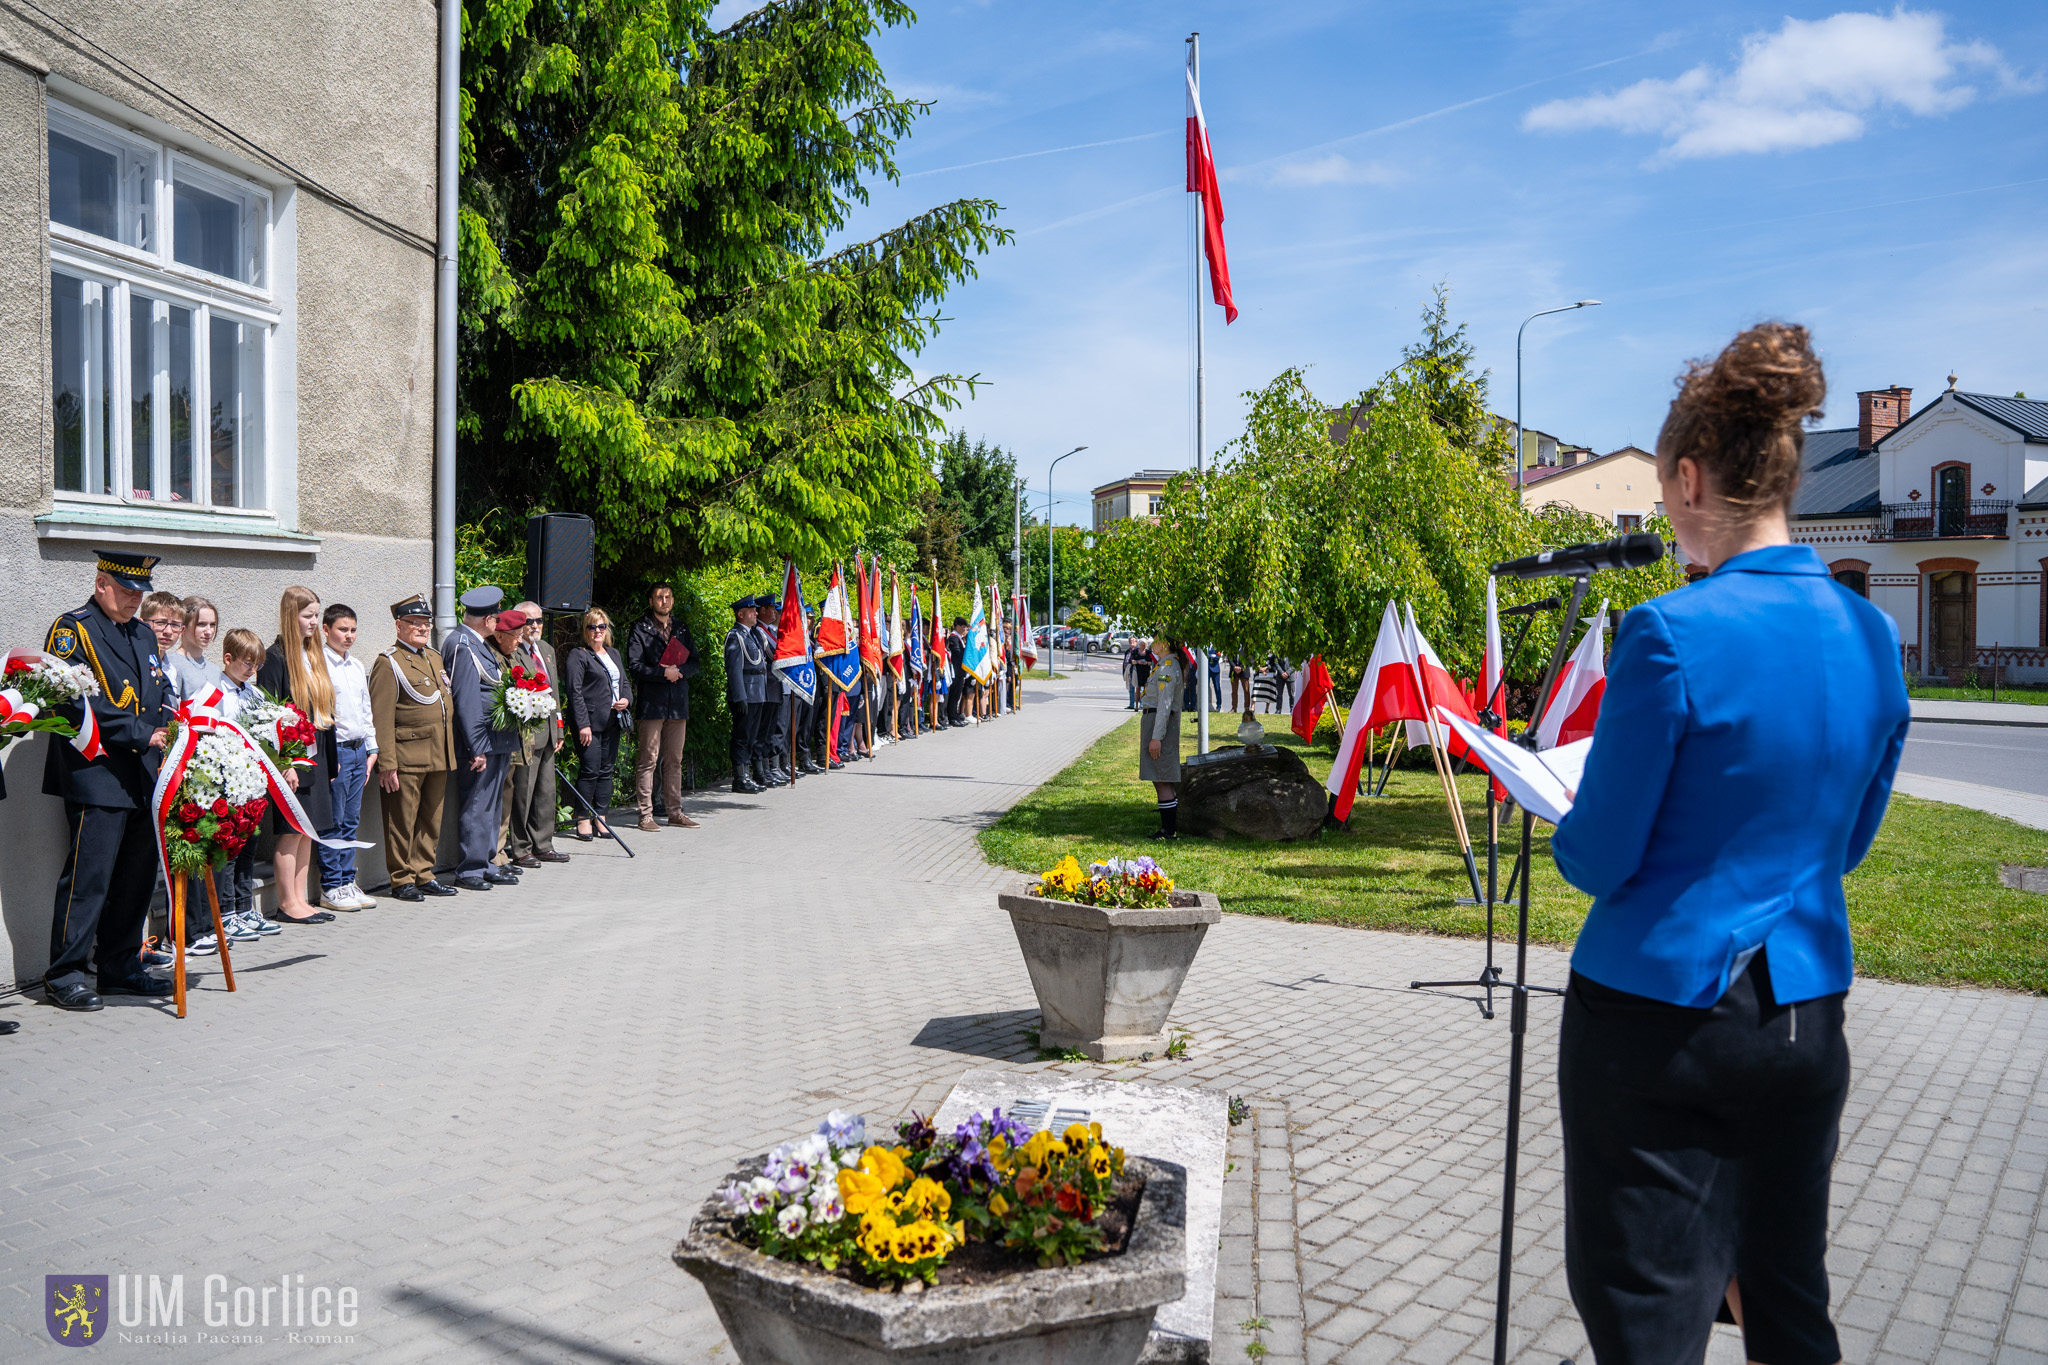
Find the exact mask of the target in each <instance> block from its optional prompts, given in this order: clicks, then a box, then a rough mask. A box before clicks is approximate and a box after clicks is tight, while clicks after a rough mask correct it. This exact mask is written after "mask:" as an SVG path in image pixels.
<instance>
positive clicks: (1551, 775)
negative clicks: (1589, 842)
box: [1436, 706, 1593, 825]
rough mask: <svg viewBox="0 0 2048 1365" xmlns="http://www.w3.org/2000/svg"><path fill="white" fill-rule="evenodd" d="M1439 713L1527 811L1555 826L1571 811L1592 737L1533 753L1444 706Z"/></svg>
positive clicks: (1583, 771)
mask: <svg viewBox="0 0 2048 1365" xmlns="http://www.w3.org/2000/svg"><path fill="white" fill-rule="evenodd" d="M1436 713H1437V716H1438V718H1439V719H1440V720H1442V721H1443V722H1444V723H1445V724H1447V725H1450V726H1452V727H1454V728H1455V729H1456V730H1457V732H1458V734H1459V736H1460V737H1461V738H1462V739H1463V740H1464V741H1465V743H1466V744H1467V745H1469V746H1470V747H1471V749H1472V752H1473V753H1474V754H1475V755H1476V756H1477V757H1478V759H1479V761H1480V762H1481V763H1483V764H1485V765H1486V769H1487V771H1488V772H1490V773H1492V774H1493V775H1494V776H1495V777H1497V778H1499V779H1500V783H1501V785H1502V786H1504V787H1506V788H1507V789H1508V794H1509V795H1510V796H1512V797H1514V798H1515V800H1516V801H1517V802H1519V803H1520V804H1521V806H1522V808H1523V809H1524V810H1527V811H1529V812H1531V813H1532V814H1534V815H1535V816H1536V817H1537V818H1539V819H1543V820H1548V821H1550V823H1552V824H1553V825H1554V824H1556V823H1557V822H1558V821H1560V820H1562V819H1564V817H1565V816H1567V815H1569V814H1570V813H1571V809H1572V793H1573V792H1576V791H1577V790H1578V786H1579V779H1580V777H1581V776H1582V775H1583V774H1584V773H1585V771H1586V755H1587V753H1588V752H1590V751H1591V749H1592V747H1593V741H1592V740H1590V739H1581V740H1574V741H1573V742H1572V743H1570V744H1565V745H1560V746H1559V747H1557V748H1555V749H1550V750H1547V751H1545V752H1543V753H1540V754H1538V753H1532V752H1530V751H1529V750H1527V749H1524V748H1523V747H1522V746H1521V745H1519V744H1510V743H1509V742H1508V741H1506V740H1504V739H1502V738H1501V737H1500V736H1499V735H1496V734H1493V733H1491V732H1490V731H1486V730H1482V729H1480V728H1479V727H1478V726H1476V725H1474V724H1473V723H1472V722H1471V721H1469V720H1466V719H1465V718H1464V717H1463V716H1456V715H1452V714H1451V713H1450V712H1449V711H1446V710H1445V709H1444V708H1443V707H1441V706H1439V707H1438V708H1437V711H1436Z"/></svg>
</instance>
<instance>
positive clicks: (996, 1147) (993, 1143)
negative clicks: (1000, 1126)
mask: <svg viewBox="0 0 2048 1365" xmlns="http://www.w3.org/2000/svg"><path fill="white" fill-rule="evenodd" d="M988 1159H989V1161H990V1163H991V1164H993V1165H994V1166H995V1168H996V1169H997V1170H999V1171H1002V1172H1004V1173H1005V1174H1007V1173H1008V1172H1009V1170H1010V1168H1011V1167H1012V1166H1014V1165H1016V1164H1017V1158H1016V1155H1015V1154H1014V1153H1012V1152H1011V1150H1010V1140H1009V1139H1008V1138H1006V1137H1004V1136H1003V1135H1002V1134H1000V1133H998V1134H996V1136H995V1137H993V1138H991V1139H989V1144H988Z"/></svg>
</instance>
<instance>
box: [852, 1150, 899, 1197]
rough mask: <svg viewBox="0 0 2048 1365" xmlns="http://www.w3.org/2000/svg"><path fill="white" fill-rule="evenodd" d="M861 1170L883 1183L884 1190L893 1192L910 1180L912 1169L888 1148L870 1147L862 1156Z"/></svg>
mask: <svg viewBox="0 0 2048 1365" xmlns="http://www.w3.org/2000/svg"><path fill="white" fill-rule="evenodd" d="M860 1168H861V1169H862V1170H863V1171H866V1172H867V1173H868V1174H869V1175H871V1176H873V1177H874V1178H875V1179H877V1180H879V1181H881V1182H882V1188H883V1189H885V1190H893V1189H895V1188H896V1187H897V1186H898V1185H901V1184H902V1183H903V1182H904V1181H906V1180H908V1179H909V1178H910V1167H908V1166H906V1165H904V1164H903V1158H902V1157H901V1156H900V1155H898V1154H897V1153H896V1152H894V1151H892V1150H891V1149H889V1148H887V1147H870V1148H868V1149H867V1150H866V1151H865V1152H862V1153H861V1154H860Z"/></svg>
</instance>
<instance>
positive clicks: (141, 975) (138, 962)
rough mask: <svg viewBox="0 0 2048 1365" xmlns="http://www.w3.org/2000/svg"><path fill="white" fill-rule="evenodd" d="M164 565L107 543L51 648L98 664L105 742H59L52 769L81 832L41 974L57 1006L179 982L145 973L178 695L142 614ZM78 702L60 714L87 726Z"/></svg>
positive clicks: (52, 748)
mask: <svg viewBox="0 0 2048 1365" xmlns="http://www.w3.org/2000/svg"><path fill="white" fill-rule="evenodd" d="M156 564H157V556H155V555H137V554H115V553H113V552H111V551H107V550H101V551H100V552H99V563H98V565H97V566H96V567H97V569H98V575H97V577H95V578H94V580H93V590H92V600H91V601H90V602H87V603H86V604H85V605H84V606H82V607H79V608H77V609H76V610H74V611H67V612H65V613H64V614H63V615H62V616H60V617H58V618H57V620H56V622H55V623H54V624H53V625H51V627H50V634H49V637H48V639H46V640H45V641H44V643H43V649H44V650H45V651H46V652H47V653H49V654H51V655H53V656H55V657H56V658H59V659H62V660H63V661H64V662H65V663H69V664H80V665H83V666H84V667H86V668H88V669H90V670H91V671H92V675H93V678H94V680H95V681H96V682H98V683H99V688H100V694H99V695H98V696H96V697H87V698H84V699H83V703H82V704H83V705H84V706H90V707H91V708H92V712H93V718H94V720H96V721H97V722H98V724H99V737H100V744H101V746H102V747H103V748H104V749H105V752H104V753H102V754H101V755H100V756H99V757H98V758H95V759H92V760H91V761H87V759H86V757H85V756H84V755H83V754H81V753H79V751H78V750H77V749H76V748H74V747H73V746H72V745H71V744H69V743H67V742H65V741H64V740H61V739H52V740H51V741H50V744H49V757H48V759H47V760H46V762H45V765H44V768H43V791H44V793H45V794H47V795H50V796H61V797H63V798H64V819H65V822H66V823H67V824H68V825H70V827H71V830H70V833H71V847H70V848H69V849H68V850H67V851H66V852H65V855H64V871H63V873H62V874H61V875H60V876H59V877H58V878H57V903H56V907H55V910H54V914H53V916H52V920H51V924H50V966H49V970H48V971H47V972H46V973H45V974H44V976H43V989H44V992H45V994H46V995H47V996H48V998H49V1001H50V1003H51V1004H53V1005H56V1006H58V1007H60V1008H62V1009H67V1010H96V1009H99V1008H100V996H102V995H117V994H118V995H147V996H167V995H169V994H171V984H170V983H169V982H168V981H162V980H159V979H158V978H156V977H153V976H150V975H149V974H148V973H146V972H145V971H144V970H143V966H142V959H141V953H142V931H143V928H144V927H145V925H146V923H147V921H148V919H149V901H150V897H151V896H152V895H154V894H155V892H156V856H157V850H156V829H155V827H154V825H153V824H152V817H151V815H150V811H149V798H150V791H151V789H152V788H153V787H154V786H155V785H156V774H157V767H158V765H159V764H160V763H161V762H162V761H163V748H164V726H165V723H166V722H167V721H168V720H169V719H170V699H171V697H172V695H173V693H174V691H175V689H174V687H173V686H172V684H171V681H170V679H169V677H168V676H167V675H166V673H165V664H164V660H163V659H162V658H161V657H159V653H158V650H157V644H156V637H155V636H154V635H153V634H152V633H151V632H150V631H149V630H148V629H147V628H146V627H145V626H144V625H143V624H142V623H141V622H140V621H138V620H136V619H135V609H136V608H137V607H139V606H141V605H142V596H143V594H144V593H146V592H148V591H150V581H149V573H150V570H151V569H153V568H155V567H156ZM77 705H78V704H74V706H66V707H64V708H62V710H61V711H60V712H59V714H61V715H62V716H63V717H64V718H65V719H66V720H70V721H72V722H74V723H82V721H83V713H82V710H80V711H77V712H76V713H74V710H75V707H77ZM89 963H96V964H97V971H98V983H99V988H98V990H97V991H95V990H94V988H93V987H92V986H91V985H90V984H88V980H87V978H88V975H89V971H88V964H89Z"/></svg>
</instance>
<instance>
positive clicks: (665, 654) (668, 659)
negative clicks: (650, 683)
mask: <svg viewBox="0 0 2048 1365" xmlns="http://www.w3.org/2000/svg"><path fill="white" fill-rule="evenodd" d="M689 657H690V647H689V646H688V645H686V644H684V643H683V642H682V641H681V640H675V639H671V640H670V641H669V642H668V648H667V649H664V650H663V651H661V666H662V667H663V668H681V667H682V666H683V662H684V661H685V660H686V659H688V658H689Z"/></svg>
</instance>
